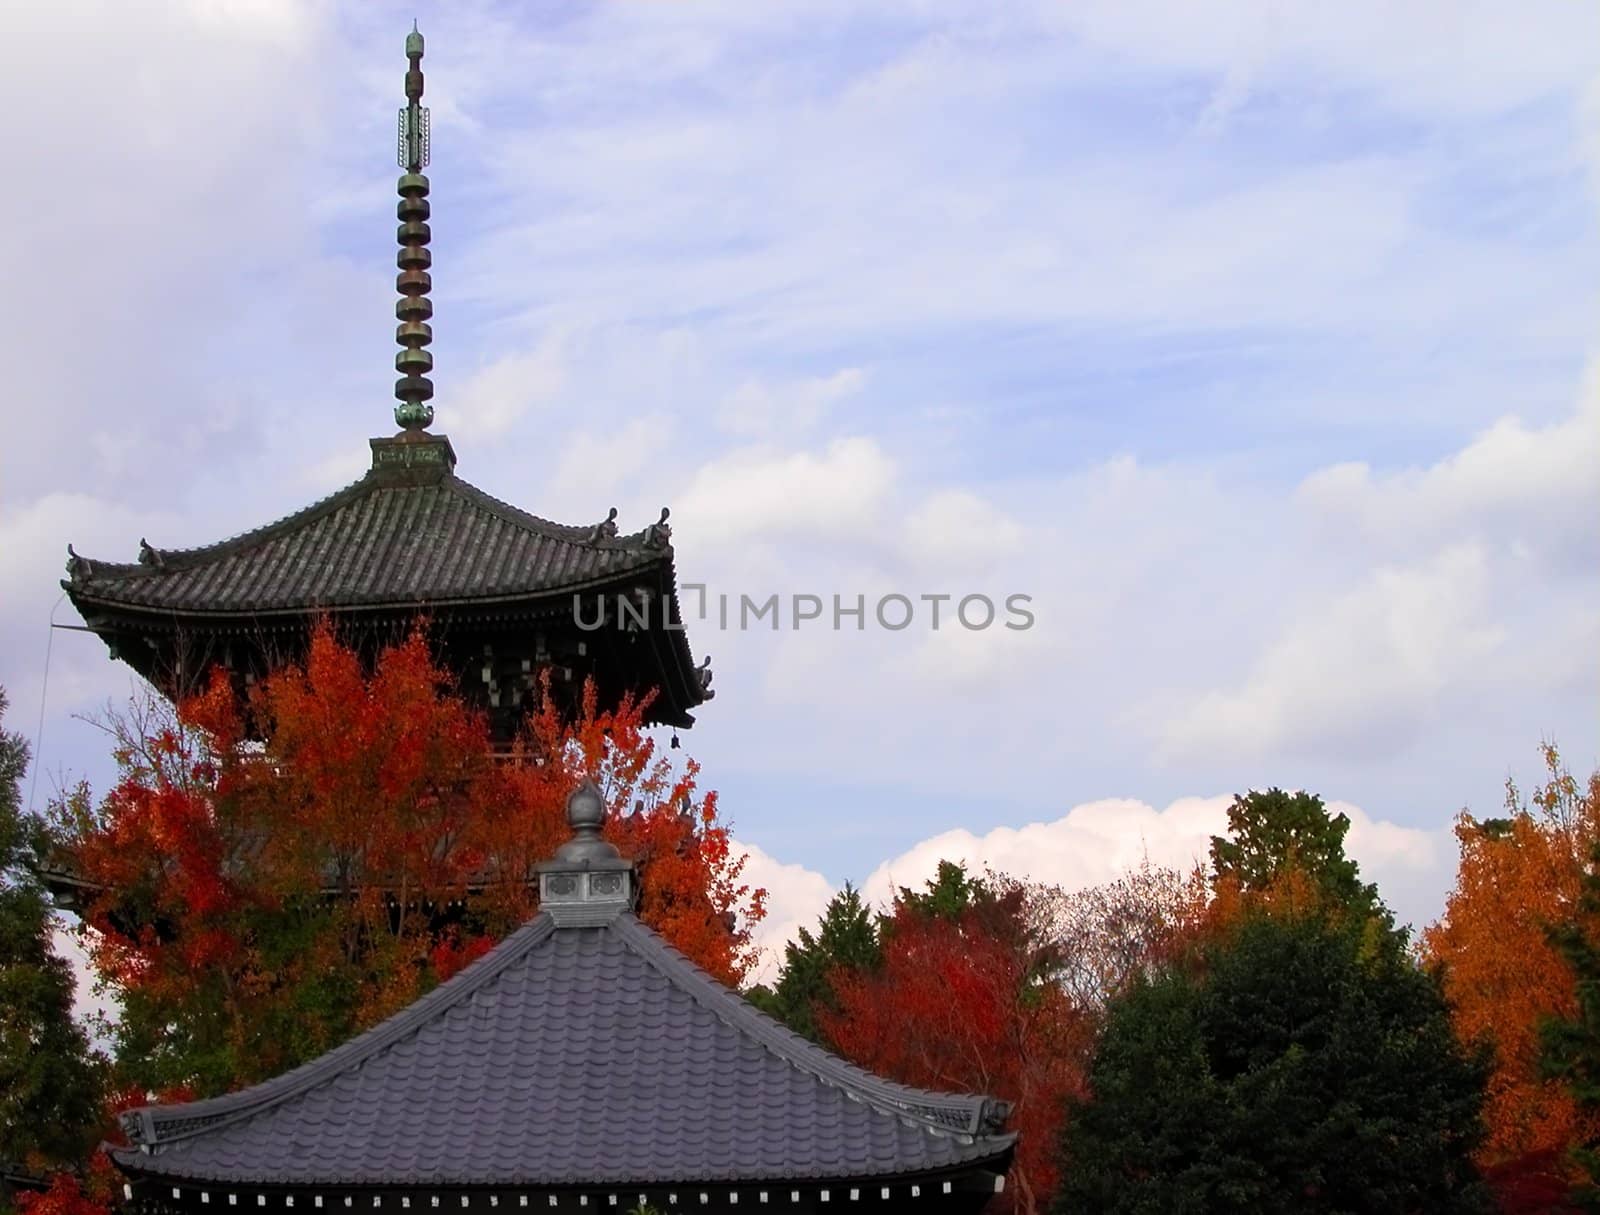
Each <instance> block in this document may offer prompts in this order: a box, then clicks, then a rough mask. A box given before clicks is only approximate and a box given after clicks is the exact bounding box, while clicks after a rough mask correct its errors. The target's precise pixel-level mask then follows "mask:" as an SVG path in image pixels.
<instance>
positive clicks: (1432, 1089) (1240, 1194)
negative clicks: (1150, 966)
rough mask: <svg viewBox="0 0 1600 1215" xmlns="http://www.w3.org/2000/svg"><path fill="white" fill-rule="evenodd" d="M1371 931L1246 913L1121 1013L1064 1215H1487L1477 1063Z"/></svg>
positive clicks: (1127, 1001) (1080, 1108)
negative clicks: (1373, 941)
mask: <svg viewBox="0 0 1600 1215" xmlns="http://www.w3.org/2000/svg"><path fill="white" fill-rule="evenodd" d="M1367 935H1368V934H1367V933H1365V932H1364V930H1363V924H1362V923H1360V922H1356V921H1353V920H1348V919H1345V920H1342V921H1341V920H1335V919H1328V918H1326V917H1323V916H1321V915H1298V916H1295V915H1284V914H1272V915H1267V914H1252V915H1249V916H1247V917H1246V918H1244V919H1243V920H1241V921H1240V922H1239V923H1237V924H1236V925H1235V926H1234V927H1233V928H1232V929H1231V930H1230V931H1229V932H1228V933H1227V934H1226V936H1224V937H1222V938H1219V939H1217V940H1215V941H1213V942H1211V943H1210V944H1209V945H1208V946H1207V947H1206V948H1205V949H1203V950H1202V951H1201V952H1200V954H1199V956H1198V957H1197V958H1196V959H1195V960H1194V964H1183V965H1173V966H1170V967H1167V968H1166V969H1164V970H1163V971H1162V972H1160V973H1159V974H1158V975H1156V976H1155V977H1154V978H1152V979H1148V980H1147V979H1140V980H1138V981H1136V982H1135V984H1134V985H1133V987H1132V988H1131V989H1130V990H1129V991H1128V992H1127V993H1126V994H1124V995H1122V996H1120V997H1118V998H1117V999H1115V1000H1113V1001H1112V1003H1111V1005H1110V1007H1109V1009H1108V1016H1107V1022H1106V1025H1105V1029H1104V1033H1103V1036H1102V1039H1101V1041H1100V1043H1099V1045H1098V1047H1097V1049H1096V1053H1095V1057H1094V1060H1093V1063H1092V1064H1091V1067H1090V1074H1089V1087H1090V1090H1091V1092H1092V1094H1093V1095H1092V1098H1090V1099H1089V1100H1088V1101H1086V1102H1080V1103H1075V1104H1074V1106H1073V1107H1072V1108H1071V1109H1070V1110H1069V1115H1068V1121H1067V1130H1066V1132H1065V1134H1064V1136H1063V1141H1062V1143H1063V1160H1062V1175H1063V1183H1062V1188H1061V1190H1060V1192H1059V1196H1058V1199H1057V1204H1056V1209H1057V1210H1058V1211H1062V1212H1068V1211H1072V1212H1078V1211H1097V1212H1151V1213H1154V1212H1162V1213H1164V1215H1165V1213H1167V1212H1203V1211H1223V1210H1249V1211H1259V1212H1286V1213H1287V1212H1322V1211H1327V1212H1333V1211H1384V1212H1395V1213H1397V1215H1399V1213H1407V1212H1464V1211H1476V1210H1483V1209H1485V1207H1484V1202H1485V1199H1484V1194H1483V1190H1482V1187H1481V1184H1480V1183H1479V1182H1478V1180H1477V1177H1476V1174H1475V1172H1474V1170H1473V1166H1472V1163H1471V1160H1470V1152H1471V1151H1472V1148H1473V1146H1474V1145H1475V1144H1476V1142H1477V1140H1478V1137H1479V1135H1480V1134H1481V1124H1480V1121H1479V1107H1480V1105H1481V1102H1482V1091H1483V1080H1484V1074H1485V1066H1484V1062H1483V1061H1482V1060H1481V1059H1478V1058H1469V1057H1468V1056H1466V1055H1465V1054H1464V1053H1463V1052H1462V1049H1461V1048H1460V1046H1459V1045H1458V1044H1457V1042H1456V1040H1455V1038H1454V1036H1453V1035H1452V1033H1451V1028H1450V1021H1449V1017H1448V1013H1447V1010H1446V1007H1445V1003H1444V1000H1443V998H1442V997H1441V995H1440V993H1439V990H1438V988H1437V986H1436V984H1435V983H1434V982H1433V980H1432V979H1431V978H1430V977H1429V976H1428V975H1426V974H1424V973H1423V972H1421V971H1420V970H1418V969H1417V968H1416V966H1415V965H1414V964H1413V963H1412V961H1411V960H1410V959H1409V957H1408V956H1406V954H1405V952H1404V951H1402V950H1398V949H1385V950H1380V951H1376V952H1374V951H1373V950H1371V949H1370V948H1367V947H1366V939H1367Z"/></svg>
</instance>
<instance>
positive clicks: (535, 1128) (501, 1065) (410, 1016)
mask: <svg viewBox="0 0 1600 1215" xmlns="http://www.w3.org/2000/svg"><path fill="white" fill-rule="evenodd" d="M598 918H599V920H600V922H596V917H594V916H585V915H582V914H578V915H574V914H571V913H569V914H567V915H566V916H563V915H562V914H561V909H560V908H559V907H558V908H556V909H554V911H550V910H547V911H545V912H542V913H541V914H540V915H538V916H537V917H536V918H535V919H533V920H532V921H531V922H530V923H529V924H527V925H526V926H525V927H523V928H521V929H520V930H518V931H517V932H515V933H513V934H512V935H511V936H509V937H508V938H506V940H505V941H503V942H502V943H501V944H500V945H499V946H498V947H496V948H495V949H494V950H492V951H491V952H490V953H489V954H487V955H485V956H484V957H483V958H482V959H480V960H479V961H477V962H476V963H474V964H473V965H472V966H470V967H468V968H467V969H465V970H464V971H462V972H461V973H460V974H459V975H457V976H456V977H454V978H453V979H451V980H450V981H449V982H447V983H445V984H443V985H441V986H440V987H438V988H436V989H435V990H434V991H432V992H431V993H429V994H428V995H426V996H424V997H423V998H422V999H420V1000H419V1001H417V1002H416V1003H415V1004H413V1005H411V1006H410V1007H409V1008H407V1009H405V1010H404V1011H402V1012H400V1013H398V1014H396V1015H395V1016H393V1017H391V1018H390V1019H389V1020H387V1021H384V1022H382V1023H381V1024H379V1025H378V1026H376V1027H374V1028H373V1029H370V1030H368V1031H367V1032H366V1033H364V1034H362V1035H360V1036H359V1037H357V1038H354V1039H352V1040H351V1041H350V1042H348V1043H346V1044H345V1045H343V1046H341V1047H338V1048H337V1049H335V1050H333V1051H330V1052H329V1053H327V1054H326V1055H323V1056H322V1057H321V1058H319V1059H316V1060H315V1061H313V1062H311V1063H308V1064H305V1065H304V1066H302V1067H299V1068H297V1069H295V1070H293V1071H290V1072H288V1073H286V1074H284V1075H282V1076H279V1077H277V1078H276V1079H273V1080H269V1081H267V1082H266V1083H264V1084H259V1085H256V1086H255V1087H253V1088H248V1089H244V1090H241V1091H239V1092H236V1093H231V1094H228V1095H227V1096H223V1097H217V1098H213V1099H211V1100H206V1101H198V1102H193V1103H189V1104H185V1105H173V1106H153V1107H148V1108H145V1109H142V1110H135V1111H131V1112H130V1113H128V1114H125V1115H123V1126H124V1128H125V1130H127V1132H128V1134H129V1136H130V1139H131V1140H132V1141H133V1143H134V1145H135V1146H134V1147H132V1148H125V1149H118V1150H117V1151H116V1152H115V1153H114V1154H115V1157H116V1160H117V1162H118V1163H119V1164H120V1165H121V1166H122V1167H123V1168H124V1169H125V1170H126V1171H128V1172H129V1173H132V1174H134V1175H135V1176H143V1177H147V1178H149V1179H151V1180H160V1181H163V1182H164V1183H166V1184H173V1185H178V1184H192V1185H213V1186H219V1187H239V1188H243V1187H257V1188H274V1189H277V1188H287V1189H289V1190H291V1191H292V1190H293V1189H296V1188H300V1187H327V1188H330V1189H337V1188H345V1189H349V1188H371V1187H384V1188H387V1189H409V1188H425V1187H441V1188H452V1189H466V1188H471V1189H483V1188H493V1187H505V1188H523V1189H526V1188H540V1187H548V1188H550V1189H552V1190H554V1189H569V1190H570V1189H593V1188H601V1187H615V1188H618V1189H621V1188H624V1187H644V1186H661V1185H675V1184H676V1185H689V1184H694V1183H703V1184H707V1185H713V1186H716V1185H734V1184H738V1183H751V1182H756V1183H765V1182H773V1183H777V1182H780V1181H781V1182H793V1183H795V1184H800V1183H802V1182H810V1183H813V1184H814V1183H816V1182H817V1181H819V1180H825V1179H837V1180H841V1181H849V1180H852V1179H861V1180H863V1181H866V1180H879V1179H883V1180H887V1179H889V1178H911V1179H916V1178H917V1177H919V1176H920V1177H923V1178H927V1177H929V1176H937V1175H939V1174H941V1173H943V1174H946V1175H949V1174H951V1173H953V1172H957V1171H960V1170H970V1169H974V1168H982V1167H985V1166H987V1167H990V1168H993V1169H995V1170H997V1171H998V1172H1002V1173H1003V1172H1004V1170H1005V1167H1006V1165H1007V1163H1008V1161H1009V1158H1010V1154H1011V1151H1012V1148H1013V1144H1014V1142H1015V1138H1016V1137H1015V1135H1014V1134H1007V1133H1003V1132H1002V1130H1001V1127H1002V1124H1003V1119H1004V1117H1005V1115H1006V1113H1007V1111H1008V1107H1007V1106H1006V1105H1005V1104H1004V1103H1001V1102H997V1101H994V1100H992V1099H989V1098H985V1097H979V1096H968V1095H953V1094H948V1093H935V1092H928V1091H924V1090H921V1089H914V1088H908V1087H905V1086H902V1085H898V1084H894V1083H891V1082H889V1081H886V1080H883V1079H880V1078H878V1077H876V1076H874V1075H872V1074H870V1073H868V1072H866V1071H863V1070H862V1069H860V1068H858V1067H855V1066H853V1065H852V1064H849V1063H846V1062H845V1061H843V1060H842V1059H839V1058H838V1057H836V1056H834V1055H832V1054H830V1053H829V1052H827V1051H825V1050H823V1049H822V1048H820V1047H818V1046H816V1045H815V1044H813V1043H811V1042H808V1041H806V1040H805V1039H803V1038H801V1037H799V1036H797V1035H796V1034H794V1033H792V1032H790V1031H789V1030H788V1029H786V1028H784V1027H783V1026H781V1025H779V1024H778V1023H777V1022H776V1021H774V1020H772V1019H771V1018H769V1017H767V1016H766V1015H764V1014H763V1013H761V1012H759V1011H758V1010H757V1009H755V1008H753V1007H752V1006H751V1005H749V1004H748V1003H746V1002H745V1000H743V999H742V998H741V997H740V996H739V995H738V994H737V993H735V992H733V991H731V990H729V989H728V988H726V987H724V986H722V985H721V984H720V983H718V982H717V981H716V980H714V979H712V978H711V977H710V976H709V975H707V974H705V973H704V972H703V971H701V970H699V969H698V968H697V967H696V966H694V965H693V964H692V963H691V962H690V961H689V960H688V959H687V958H685V957H684V956H683V955H682V954H680V953H678V952H677V951H676V950H675V949H673V948H672V947H671V946H669V945H668V944H666V942H665V941H663V940H662V939H661V938H660V937H659V936H657V935H656V934H655V933H654V932H653V931H652V930H650V929H649V928H647V927H646V926H645V925H644V924H642V923H641V922H640V921H639V920H638V919H636V918H635V917H634V915H633V914H632V912H631V911H629V910H626V909H618V910H614V911H613V912H609V913H605V914H603V915H601V916H599V917H598ZM946 1190H947V1191H948V1186H946ZM764 1197H765V1196H764V1195H763V1198H764ZM219 1201H220V1199H219ZM436 1201H437V1200H436ZM702 1201H704V1198H703V1196H702ZM551 1202H552V1204H554V1202H555V1199H554V1198H553V1197H552V1199H551ZM463 1203H465V1199H463ZM524 1203H526V1198H524ZM319 1205H320V1201H319Z"/></svg>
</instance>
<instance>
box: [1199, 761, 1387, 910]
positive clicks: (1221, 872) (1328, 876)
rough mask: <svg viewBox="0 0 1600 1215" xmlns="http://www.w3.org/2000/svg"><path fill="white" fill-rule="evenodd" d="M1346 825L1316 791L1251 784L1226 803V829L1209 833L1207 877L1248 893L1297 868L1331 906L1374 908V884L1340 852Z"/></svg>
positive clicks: (1345, 818) (1263, 888) (1377, 905)
mask: <svg viewBox="0 0 1600 1215" xmlns="http://www.w3.org/2000/svg"><path fill="white" fill-rule="evenodd" d="M1349 830H1350V818H1349V816H1348V815H1345V814H1329V813H1328V808H1327V807H1326V806H1325V805H1323V803H1322V799H1321V798H1320V797H1318V796H1317V795H1316V794H1313V793H1287V792H1285V791H1284V790H1282V789H1277V788H1273V789H1268V790H1266V791H1265V792H1263V791H1261V790H1259V789H1252V790H1251V791H1250V792H1249V793H1245V794H1242V795H1238V796H1235V797H1234V799H1233V805H1232V806H1230V807H1229V808H1228V834H1227V835H1226V836H1218V835H1214V836H1212V837H1211V867H1212V876H1213V881H1214V882H1216V883H1227V882H1232V883H1236V884H1237V886H1238V888H1239V890H1240V891H1241V892H1242V893H1244V894H1247V895H1248V894H1252V893H1257V892H1264V891H1267V890H1270V889H1272V888H1273V887H1274V886H1275V885H1277V884H1278V883H1279V882H1280V881H1281V880H1282V879H1283V878H1284V877H1285V876H1286V875H1287V874H1289V873H1291V872H1297V873H1299V874H1301V875H1303V876H1304V877H1306V878H1308V879H1310V881H1311V882H1312V884H1313V885H1314V886H1315V887H1316V888H1317V889H1319V890H1320V891H1321V892H1322V894H1323V895H1325V896H1326V897H1327V898H1329V899H1330V900H1331V901H1332V902H1333V903H1334V904H1335V905H1339V906H1344V907H1348V908H1350V909H1352V910H1354V911H1357V912H1360V913H1371V912H1374V911H1378V910H1379V909H1380V908H1381V904H1380V903H1379V901H1378V892H1377V888H1376V887H1375V886H1372V885H1371V884H1369V883H1366V882H1363V881H1362V880H1361V877H1360V875H1359V873H1358V872H1357V869H1356V863H1355V861H1353V860H1351V859H1350V858H1349V857H1347V856H1346V855H1345V851H1344V837H1345V835H1346V833H1347V832H1348V831H1349Z"/></svg>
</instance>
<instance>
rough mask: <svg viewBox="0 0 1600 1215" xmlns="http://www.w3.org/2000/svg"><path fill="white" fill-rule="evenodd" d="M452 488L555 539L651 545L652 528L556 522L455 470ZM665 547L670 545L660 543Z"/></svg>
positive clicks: (604, 545) (595, 545)
mask: <svg viewBox="0 0 1600 1215" xmlns="http://www.w3.org/2000/svg"><path fill="white" fill-rule="evenodd" d="M445 480H446V482H447V483H449V484H450V485H451V488H453V489H455V490H456V491H457V492H459V493H460V494H461V495H462V496H463V497H465V498H467V499H468V500H469V501H472V502H474V503H476V504H477V505H479V506H481V507H482V508H483V509H485V510H487V511H489V512H491V513H492V514H497V515H499V516H500V517H501V518H502V519H505V520H506V521H507V522H509V523H516V524H520V525H521V526H523V527H526V528H529V529H531V530H533V531H540V532H543V533H544V534H545V535H547V536H549V537H550V538H551V539H553V540H566V541H570V542H572V543H574V544H583V545H586V546H588V547H589V548H602V549H615V548H648V547H651V545H650V535H651V532H652V530H653V529H652V528H650V527H642V528H640V529H639V530H638V531H636V532H630V533H629V534H628V535H625V536H611V537H606V536H601V535H597V533H598V532H599V530H600V525H597V524H593V523H585V524H577V523H556V522H555V521H554V520H551V519H545V518H543V517H541V516H539V515H535V514H530V513H529V512H528V511H525V510H523V509H522V508H521V507H520V506H513V505H512V504H511V503H510V502H506V501H504V500H503V499H501V498H497V497H495V496H494V495H493V494H491V493H489V492H488V491H486V490H482V489H479V488H478V487H477V486H476V485H473V484H472V483H471V482H470V481H463V480H462V479H461V478H460V477H458V476H456V475H455V474H454V473H452V474H450V475H449V476H448V477H446V478H445ZM661 547H662V548H663V550H664V549H665V548H670V547H671V546H670V544H669V545H664V546H661Z"/></svg>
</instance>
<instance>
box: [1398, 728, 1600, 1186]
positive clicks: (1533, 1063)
mask: <svg viewBox="0 0 1600 1215" xmlns="http://www.w3.org/2000/svg"><path fill="white" fill-rule="evenodd" d="M1542 751H1543V758H1544V762H1545V767H1546V774H1545V779H1544V782H1543V783H1542V784H1541V785H1540V787H1539V788H1538V790H1537V791H1536V792H1535V793H1534V794H1533V797H1532V801H1531V805H1530V804H1528V803H1526V802H1524V801H1523V799H1522V797H1521V796H1520V794H1519V792H1518V790H1517V788H1516V786H1515V785H1514V784H1511V783H1509V782H1508V784H1507V790H1506V809H1507V817H1505V818H1499V819H1486V820H1478V819H1475V818H1474V817H1473V816H1471V815H1470V814H1466V813H1462V814H1461V816H1460V817H1459V818H1458V819H1457V821H1456V838H1457V840H1458V841H1459V843H1460V848H1461V861H1460V868H1459V870H1458V873H1457V876H1456V885H1455V889H1454V890H1452V891H1451V893H1450V896H1449V900H1448V902H1447V904H1446V908H1445V914H1444V916H1443V918H1441V919H1440V920H1439V922H1438V923H1436V924H1434V925H1432V926H1431V927H1429V928H1428V929H1427V931H1426V932H1424V933H1423V936H1422V942H1421V945H1422V954H1423V957H1424V959H1425V960H1426V962H1427V963H1428V965H1430V966H1431V967H1433V968H1435V969H1436V970H1437V971H1438V973H1439V974H1440V977H1441V979H1442V981H1443V985H1444V991H1445V995H1446V997H1447V998H1448V1000H1449V1002H1450V1007H1451V1016H1452V1018H1453V1021H1454V1024H1455V1028H1456V1033H1457V1035H1458V1036H1459V1037H1460V1038H1461V1039H1462V1040H1463V1041H1464V1042H1467V1043H1471V1044H1487V1045H1488V1046H1490V1047H1491V1048H1492V1050H1493V1071H1492V1072H1491V1074H1490V1078H1489V1084H1488V1093H1487V1100H1486V1102H1485V1106H1484V1121H1485V1123H1486V1127H1487V1131H1488V1134H1487V1137H1486V1139H1485V1141H1484V1144H1483V1147H1482V1148H1481V1150H1480V1152H1479V1161H1478V1163H1479V1165H1480V1167H1482V1168H1484V1169H1485V1170H1486V1172H1487V1173H1488V1174H1489V1176H1490V1177H1491V1179H1493V1178H1494V1177H1495V1175H1496V1174H1501V1173H1504V1174H1507V1175H1515V1174H1518V1173H1521V1172H1527V1171H1529V1170H1530V1169H1533V1168H1534V1165H1535V1164H1538V1165H1539V1167H1541V1168H1548V1169H1551V1170H1553V1171H1555V1172H1557V1173H1560V1172H1561V1171H1562V1167H1563V1166H1562V1164H1561V1159H1562V1156H1563V1154H1564V1153H1565V1150H1566V1148H1567V1147H1568V1145H1569V1144H1571V1143H1572V1142H1574V1140H1575V1139H1581V1138H1584V1137H1587V1136H1592V1135H1594V1134H1595V1133H1596V1131H1597V1130H1600V1127H1595V1126H1592V1125H1588V1124H1587V1122H1586V1120H1585V1119H1584V1117H1583V1116H1582V1115H1580V1113H1579V1112H1578V1110H1577V1108H1576V1106H1575V1105H1574V1104H1573V1101H1572V1098H1571V1096H1570V1094H1569V1093H1568V1092H1567V1090H1566V1088H1565V1087H1564V1086H1563V1085H1561V1084H1560V1083H1559V1082H1557V1081H1555V1080H1550V1079H1546V1078H1544V1077H1543V1076H1542V1075H1541V1072H1540V1063H1539V1054H1540V1026H1541V1024H1542V1023H1543V1022H1544V1021H1545V1020H1546V1019H1548V1018H1551V1017H1561V1018H1570V1017H1572V1016H1573V1015H1574V1014H1575V1012H1576V1010H1577V996H1576V986H1575V979H1574V976H1573V974H1572V971H1571V969H1570V967H1569V966H1568V964H1567V962H1566V960H1565V959H1564V958H1563V957H1562V956H1561V954H1560V952H1559V951H1558V950H1557V949H1556V948H1555V946H1554V945H1552V943H1551V940H1550V929H1551V928H1552V927H1556V926H1559V925H1564V924H1571V923H1573V922H1574V920H1575V918H1576V917H1579V916H1580V911H1579V894H1580V891H1581V886H1582V880H1583V874H1584V868H1585V864H1586V862H1587V860H1588V857H1589V855H1590V852H1591V849H1592V848H1593V847H1594V845H1595V843H1596V842H1597V840H1600V772H1597V773H1595V774H1594V775H1592V776H1591V777H1590V778H1589V780H1588V781H1587V783H1580V782H1579V781H1578V780H1576V779H1575V778H1574V777H1573V776H1572V774H1571V773H1570V772H1569V771H1568V770H1567V769H1566V767H1565V766H1564V765H1563V764H1562V762H1561V757H1560V755H1559V754H1558V752H1557V750H1556V748H1555V747H1554V746H1552V745H1549V744H1546V745H1545V746H1544V747H1543V748H1542ZM1587 927H1588V930H1589V931H1591V932H1592V931H1594V930H1595V929H1596V928H1600V925H1590V926H1587ZM1529 1162H1533V1163H1531V1164H1530V1163H1529ZM1539 1162H1543V1163H1542V1164H1540V1163H1539Z"/></svg>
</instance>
